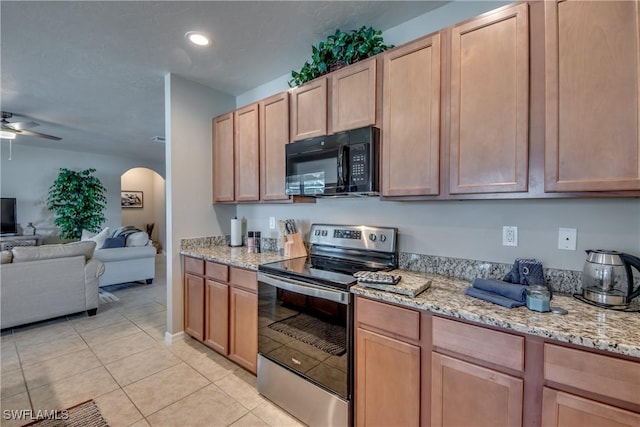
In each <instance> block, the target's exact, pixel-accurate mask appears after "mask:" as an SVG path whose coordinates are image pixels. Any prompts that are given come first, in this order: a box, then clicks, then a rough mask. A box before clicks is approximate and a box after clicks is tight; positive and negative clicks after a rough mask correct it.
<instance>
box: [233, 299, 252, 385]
mask: <svg viewBox="0 0 640 427" xmlns="http://www.w3.org/2000/svg"><path fill="white" fill-rule="evenodd" d="M229 305H230V319H231V324H230V328H229V359H231V360H233V361H234V362H236V363H237V364H238V365H240V366H242V367H244V368H246V369H247V370H249V371H251V372H253V373H254V374H255V373H256V368H257V366H256V364H257V360H256V358H257V355H258V296H257V295H256V294H254V293H251V292H247V291H244V290H242V289H237V288H233V287H232V288H231V292H230V304H229Z"/></svg>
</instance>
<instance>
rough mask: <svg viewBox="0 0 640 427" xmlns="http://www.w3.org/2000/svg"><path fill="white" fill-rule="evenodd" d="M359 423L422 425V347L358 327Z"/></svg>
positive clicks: (357, 392)
mask: <svg viewBox="0 0 640 427" xmlns="http://www.w3.org/2000/svg"><path fill="white" fill-rule="evenodd" d="M355 375H356V386H355V388H356V390H355V405H356V425H358V426H418V425H420V347H417V346H415V345H411V344H407V343H404V342H402V341H398V340H395V339H393V338H388V337H385V336H382V335H379V334H376V333H373V332H369V331H367V330H364V329H361V328H357V329H356V374H355Z"/></svg>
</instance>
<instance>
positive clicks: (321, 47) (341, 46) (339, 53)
mask: <svg viewBox="0 0 640 427" xmlns="http://www.w3.org/2000/svg"><path fill="white" fill-rule="evenodd" d="M392 47H393V45H385V44H384V40H383V39H382V31H380V30H376V29H374V28H372V27H368V28H367V27H364V26H363V27H361V28H359V29H357V30H352V31H350V32H344V31H340V29H337V30H336V32H335V33H333V34H331V35H329V36H328V37H327V39H326V40H325V41H321V42H320V43H318V45H317V46H311V60H310V61H306V62H305V63H304V65H303V66H302V68H301V69H300V71H295V70H294V71H291V77H292V78H291V80H289V86H290V87H294V86H298V85H301V84H303V83H306V82H308V81H310V80H313V79H315V78H317V77H320V76H322V75H323V74H326V73H328V72H331V71H335V70H336V69H338V68H340V67H343V66H345V65H349V64H353V63H354V62H358V61H360V60H362V59H366V58H369V57H370V56H373V55H377V54H379V53H380V52H383V51H385V50H387V49H390V48H392Z"/></svg>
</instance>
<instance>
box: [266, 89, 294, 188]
mask: <svg viewBox="0 0 640 427" xmlns="http://www.w3.org/2000/svg"><path fill="white" fill-rule="evenodd" d="M288 143H289V94H288V93H287V92H283V93H280V94H278V95H275V96H272V97H270V98H267V99H265V100H263V101H260V199H261V200H286V199H287V198H288V196H287V195H286V194H285V175H286V158H285V156H286V153H285V146H286V145H287V144H288Z"/></svg>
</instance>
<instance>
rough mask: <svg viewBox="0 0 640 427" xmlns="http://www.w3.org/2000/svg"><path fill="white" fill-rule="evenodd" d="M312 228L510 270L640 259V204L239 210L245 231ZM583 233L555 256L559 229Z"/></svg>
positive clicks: (348, 204) (352, 202) (338, 203)
mask: <svg viewBox="0 0 640 427" xmlns="http://www.w3.org/2000/svg"><path fill="white" fill-rule="evenodd" d="M270 216H275V217H276V218H277V219H284V218H295V219H297V220H299V221H298V223H299V224H300V225H301V226H302V231H303V232H305V233H306V232H308V229H309V225H310V224H311V223H314V222H317V223H321V222H326V223H329V224H365V225H378V226H389V227H398V229H399V232H400V236H399V240H398V242H399V250H400V252H410V253H420V254H428V255H439V256H447V257H453V258H463V259H474V260H482V261H495V262H503V263H512V262H513V260H514V259H515V258H518V257H519V258H536V259H538V260H540V261H542V263H543V265H544V266H545V267H551V268H560V269H568V270H576V271H579V270H582V265H583V263H584V260H585V253H584V250H585V249H598V248H602V249H616V250H620V251H623V252H631V253H633V254H636V255H640V221H639V220H638V219H639V218H640V200H638V199H598V200H596V199H579V200H576V199H571V200H484V201H473V200H468V201H430V202H388V201H380V200H379V199H378V198H371V199H319V200H318V201H317V203H316V204H315V205H314V204H299V205H238V218H244V219H246V221H247V228H248V229H251V230H260V231H262V236H263V237H277V234H276V232H277V231H276V230H269V222H268V221H269V217H270ZM504 225H515V226H517V227H518V246H517V247H507V246H502V226H504ZM559 227H569V228H577V229H578V239H577V246H578V249H577V251H564V250H559V249H558V228H559Z"/></svg>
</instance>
